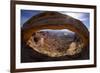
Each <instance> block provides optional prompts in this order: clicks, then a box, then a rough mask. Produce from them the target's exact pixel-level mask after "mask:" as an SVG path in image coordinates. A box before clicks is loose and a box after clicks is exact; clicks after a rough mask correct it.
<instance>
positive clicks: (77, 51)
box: [22, 30, 89, 62]
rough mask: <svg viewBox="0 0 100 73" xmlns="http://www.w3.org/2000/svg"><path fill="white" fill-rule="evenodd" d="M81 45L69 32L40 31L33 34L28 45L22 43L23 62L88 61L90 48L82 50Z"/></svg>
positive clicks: (78, 39) (74, 35)
mask: <svg viewBox="0 0 100 73" xmlns="http://www.w3.org/2000/svg"><path fill="white" fill-rule="evenodd" d="M81 43H82V41H81V39H80V38H79V37H78V36H77V35H76V34H75V33H74V32H71V31H69V30H66V31H65V30H64V31H51V30H49V31H39V32H37V33H33V36H32V37H31V38H30V40H29V41H28V42H27V45H26V44H25V43H22V62H28V61H53V60H77V59H88V58H89V52H88V47H86V48H87V49H85V50H84V49H83V50H82V48H83V47H82V46H80V45H81ZM25 53H26V54H25ZM83 54H84V55H83Z"/></svg>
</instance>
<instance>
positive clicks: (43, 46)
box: [21, 11, 89, 57]
mask: <svg viewBox="0 0 100 73" xmlns="http://www.w3.org/2000/svg"><path fill="white" fill-rule="evenodd" d="M44 29H51V30H62V29H67V30H69V31H71V32H74V33H75V35H74V37H78V41H75V40H72V41H70V42H69V41H68V40H66V39H65V43H64V44H61V43H59V42H62V41H60V40H56V39H54V38H53V37H52V38H51V36H48V37H49V38H48V39H47V37H46V36H44V35H42V34H44V33H45V32H43V31H41V30H44ZM40 36H41V37H40ZM21 38H22V42H25V43H26V44H27V45H28V46H30V47H31V48H32V49H33V50H35V51H37V52H39V53H41V54H45V55H47V56H49V57H62V56H74V55H76V54H79V53H81V51H82V49H87V48H85V47H87V46H89V31H88V29H87V28H86V26H85V25H84V24H83V23H82V22H81V21H80V20H77V19H75V18H73V17H71V16H68V15H64V14H62V13H59V12H53V11H45V12H43V13H40V14H37V15H36V16H33V17H32V18H30V19H29V20H28V21H27V22H26V23H24V25H23V26H22V28H21ZM45 38H46V39H45ZM47 40H49V41H47ZM54 40H55V41H54ZM52 44H54V46H53V45H52ZM47 45H48V46H47ZM59 46H60V48H59Z"/></svg>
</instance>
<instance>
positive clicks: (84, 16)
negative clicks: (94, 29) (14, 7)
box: [21, 10, 90, 29]
mask: <svg viewBox="0 0 100 73" xmlns="http://www.w3.org/2000/svg"><path fill="white" fill-rule="evenodd" d="M42 12H43V11H37V10H21V26H23V24H24V23H25V22H26V21H27V20H29V19H30V18H31V17H32V16H35V15H37V14H39V13H42ZM60 13H62V14H66V15H69V16H72V17H74V18H76V19H78V20H80V21H82V22H83V23H84V25H85V26H86V27H87V28H88V29H89V27H90V22H89V21H90V14H89V13H79V12H67V11H60Z"/></svg>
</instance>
